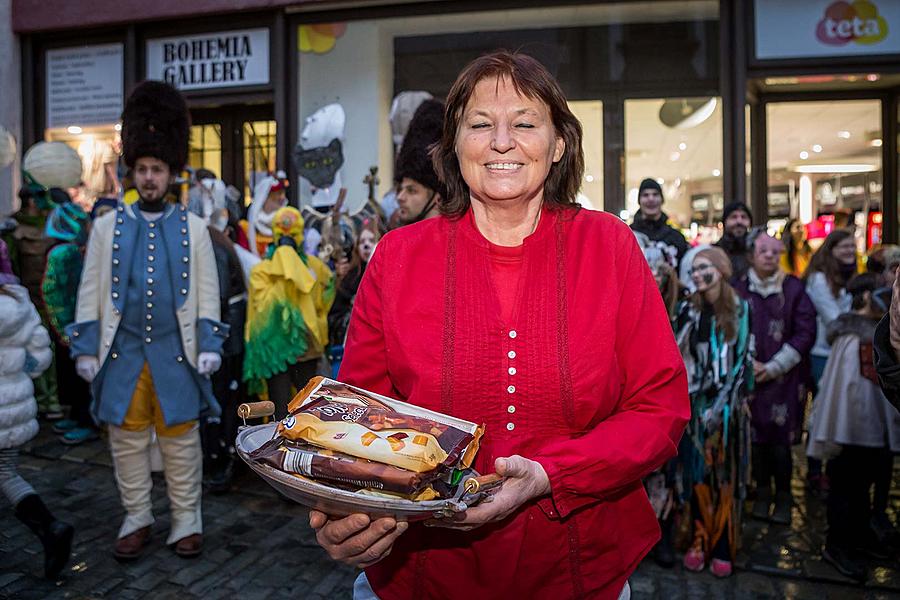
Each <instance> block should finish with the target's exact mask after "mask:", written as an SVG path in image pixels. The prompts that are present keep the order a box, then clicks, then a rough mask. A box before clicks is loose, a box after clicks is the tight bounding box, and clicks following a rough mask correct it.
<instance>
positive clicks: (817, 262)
mask: <svg viewBox="0 0 900 600" xmlns="http://www.w3.org/2000/svg"><path fill="white" fill-rule="evenodd" d="M852 237H853V233H852V232H851V231H850V230H849V229H835V230H834V231H832V232H831V233H829V234H828V237H826V238H825V241H824V242H823V243H822V247H821V248H819V249H818V250H816V253H815V254H813V255H812V258H811V259H810V261H809V265H807V267H806V271H804V272H803V281H804V282H806V281H808V280H809V277H810V275H812V274H813V273H822V274H823V275H825V281H827V282H828V287H830V288H831V295H832V296H834V297H835V298H837V297H838V296H840V294H841V288H843V287H845V286H846V285H847V282H846V281H845V280H844V277H843V276H842V275H841V265H840V263H839V262H838V259H836V258H835V257H834V254H833V251H834V247H835V246H837V245H838V244H840V243H841V242H843V241H844V240H846V239H847V238H852Z"/></svg>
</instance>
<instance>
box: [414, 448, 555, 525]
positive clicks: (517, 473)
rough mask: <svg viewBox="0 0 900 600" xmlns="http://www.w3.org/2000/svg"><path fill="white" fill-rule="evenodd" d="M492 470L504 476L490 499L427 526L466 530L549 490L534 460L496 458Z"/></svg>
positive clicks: (544, 474) (499, 518) (505, 514)
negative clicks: (497, 490) (500, 484)
mask: <svg viewBox="0 0 900 600" xmlns="http://www.w3.org/2000/svg"><path fill="white" fill-rule="evenodd" d="M494 469H495V470H496V471H497V474H498V475H502V476H503V477H504V478H505V479H504V480H503V485H502V487H501V488H500V491H499V492H497V493H495V494H494V495H493V496H492V497H491V501H490V502H484V501H482V502H481V503H480V504H478V506H475V507H473V508H470V509H468V510H467V511H466V512H464V513H460V514H458V515H455V516H454V517H452V518H448V519H434V520H431V521H428V522H427V523H426V525H429V526H436V527H449V528H451V529H461V530H463V531H468V530H470V529H475V528H476V527H479V526H481V525H484V524H485V523H493V522H495V521H502V520H503V519H505V518H506V517H508V516H509V515H510V514H512V513H513V512H515V511H516V510H518V508H519V507H520V506H522V505H523V504H525V503H526V502H528V501H529V500H531V499H532V498H537V497H539V496H544V495H546V494H549V493H550V479H549V478H548V477H547V472H546V471H544V467H542V466H541V463H539V462H537V461H533V460H529V459H527V458H524V457H521V456H519V455H517V454H514V455H512V456H510V457H507V458H498V459H497V460H496V461H494Z"/></svg>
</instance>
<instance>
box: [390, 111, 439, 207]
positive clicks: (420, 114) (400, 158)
mask: <svg viewBox="0 0 900 600" xmlns="http://www.w3.org/2000/svg"><path fill="white" fill-rule="evenodd" d="M443 127H444V103H443V102H439V101H438V100H426V101H425V102H423V103H422V104H421V105H420V106H419V108H418V109H417V110H416V114H415V115H413V118H412V121H410V123H409V129H408V130H407V131H406V138H404V140H403V146H401V147H400V152H399V153H398V154H397V164H396V168H395V169H394V181H395V182H397V183H400V181H401V180H402V179H403V178H404V177H408V178H409V179H413V180H415V181H418V182H419V183H421V184H422V185H424V186H425V187H427V188H430V189H431V190H433V191H435V192H437V193H438V194H440V195H441V198H446V197H447V190H446V189H445V188H444V185H443V184H442V183H441V182H440V180H439V179H438V177H437V174H436V173H435V172H434V165H433V164H432V162H431V154H430V153H429V151H428V150H429V148H430V147H431V145H432V144H434V143H436V142H438V141H439V140H440V139H441V132H442V130H443Z"/></svg>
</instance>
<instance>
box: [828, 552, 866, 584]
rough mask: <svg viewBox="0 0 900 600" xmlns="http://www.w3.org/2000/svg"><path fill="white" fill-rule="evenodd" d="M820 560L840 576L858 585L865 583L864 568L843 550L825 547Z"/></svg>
mask: <svg viewBox="0 0 900 600" xmlns="http://www.w3.org/2000/svg"><path fill="white" fill-rule="evenodd" d="M822 558H823V559H825V562H827V563H828V564H830V565H831V566H832V567H834V568H835V569H837V570H838V572H839V573H841V574H842V575H846V576H847V577H849V578H850V579H854V580H856V581H858V582H860V583H864V582H865V581H866V566H865V565H864V564H863V563H862V562H860V561H859V560H857V559H856V558H854V557H853V556H851V555H850V553H849V552H847V551H846V550H844V549H843V548H840V547H838V546H825V548H823V549H822Z"/></svg>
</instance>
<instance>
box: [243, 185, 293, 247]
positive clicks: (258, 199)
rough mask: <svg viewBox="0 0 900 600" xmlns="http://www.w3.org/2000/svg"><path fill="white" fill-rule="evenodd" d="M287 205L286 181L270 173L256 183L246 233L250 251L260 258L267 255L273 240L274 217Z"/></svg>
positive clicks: (248, 213)
mask: <svg viewBox="0 0 900 600" xmlns="http://www.w3.org/2000/svg"><path fill="white" fill-rule="evenodd" d="M286 205H287V197H286V196H285V190H284V181H282V180H281V179H278V178H276V177H273V176H271V175H268V176H266V177H263V178H262V180H261V181H260V182H259V183H257V184H256V188H255V189H254V190H253V204H251V205H250V210H249V211H248V212H247V221H246V228H247V229H246V233H247V238H248V241H249V244H250V252H252V253H253V254H255V255H256V256H259V257H260V258H262V257H264V256H265V255H266V252H267V251H268V249H269V244H271V243H272V242H273V239H274V238H273V234H272V219H274V218H275V213H276V212H278V209H279V208H281V207H282V206H286Z"/></svg>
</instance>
